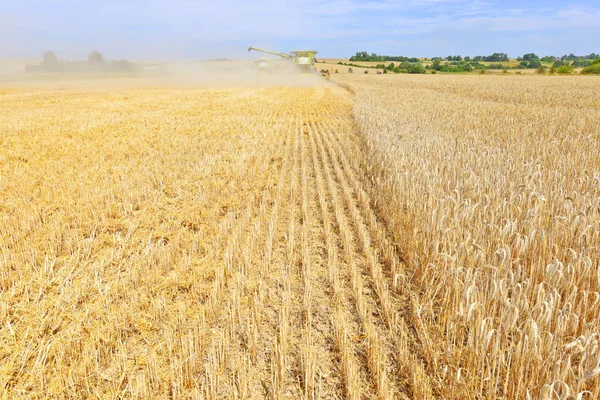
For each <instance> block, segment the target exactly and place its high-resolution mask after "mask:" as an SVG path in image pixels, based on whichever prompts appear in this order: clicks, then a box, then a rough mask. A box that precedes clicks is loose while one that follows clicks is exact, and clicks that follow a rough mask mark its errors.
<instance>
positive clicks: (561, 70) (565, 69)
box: [556, 65, 575, 75]
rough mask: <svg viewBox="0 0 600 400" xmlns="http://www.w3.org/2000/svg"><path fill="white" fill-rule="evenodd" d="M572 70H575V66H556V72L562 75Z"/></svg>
mask: <svg viewBox="0 0 600 400" xmlns="http://www.w3.org/2000/svg"><path fill="white" fill-rule="evenodd" d="M573 71H575V67H573V66H572V65H563V66H560V67H558V69H557V70H556V72H557V73H559V74H563V75H567V74H572V73H573Z"/></svg>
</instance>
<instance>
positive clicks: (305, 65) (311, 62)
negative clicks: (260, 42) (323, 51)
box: [248, 47, 317, 74]
mask: <svg viewBox="0 0 600 400" xmlns="http://www.w3.org/2000/svg"><path fill="white" fill-rule="evenodd" d="M252 50H254V51H259V52H261V53H267V54H272V55H274V56H279V57H282V58H285V59H288V60H291V61H292V62H293V63H294V64H295V65H296V66H297V67H298V68H299V69H300V70H301V71H302V72H303V73H308V74H312V73H314V72H315V55H316V54H317V51H316V50H295V51H290V53H289V54H287V53H279V52H277V51H271V50H265V49H259V48H258V47H248V51H252Z"/></svg>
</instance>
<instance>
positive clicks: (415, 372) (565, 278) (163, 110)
mask: <svg viewBox="0 0 600 400" xmlns="http://www.w3.org/2000/svg"><path fill="white" fill-rule="evenodd" d="M333 80H334V81H336V83H337V84H338V85H337V86H336V85H334V84H315V85H314V86H311V85H302V86H305V87H297V85H296V87H291V86H290V87H286V86H285V85H279V84H278V85H277V86H269V87H238V88H236V87H227V88H223V89H219V88H216V87H213V86H215V85H211V88H201V87H196V88H195V87H188V88H185V87H182V86H178V87H166V86H163V87H161V86H160V85H155V86H149V85H137V86H136V87H132V86H129V87H126V86H123V85H113V86H111V87H109V88H104V89H101V88H98V87H94V85H82V86H81V87H79V88H68V87H66V85H65V87H63V88H53V89H52V88H44V89H35V88H33V87H28V88H19V87H16V86H14V85H13V86H12V87H10V88H5V89H2V88H0V394H1V395H2V397H1V398H7V399H8V398H69V399H70V398H82V399H83V398H136V399H146V398H165V399H166V398H170V399H229V398H238V399H251V398H252V399H258V398H272V399H279V398H290V399H298V398H303V399H318V398H325V399H342V398H344V399H433V398H440V399H445V398H456V399H463V398H482V399H483V398H489V399H496V398H511V399H513V398H514V399H521V398H532V399H537V398H539V399H555V398H556V399H559V398H560V399H569V398H572V399H576V398H578V399H593V398H598V397H600V349H599V345H600V322H599V315H600V157H599V156H598V149H599V148H600V124H599V122H598V121H600V103H598V102H597V101H595V99H597V98H598V97H597V93H599V90H600V80H598V79H595V78H583V77H577V78H575V77H573V78H554V77H501V76H498V77H491V76H486V77H480V76H452V77H449V76H419V77H407V76H399V77H397V76H390V77H387V76H386V77H381V76H352V75H347V76H335V77H333ZM566 93H568V95H566ZM594 96H596V97H594Z"/></svg>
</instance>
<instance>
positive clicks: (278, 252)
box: [203, 89, 433, 399]
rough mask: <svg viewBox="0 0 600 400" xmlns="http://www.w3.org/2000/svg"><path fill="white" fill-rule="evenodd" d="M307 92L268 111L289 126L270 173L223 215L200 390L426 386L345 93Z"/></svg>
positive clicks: (378, 393)
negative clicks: (219, 271) (257, 191)
mask: <svg viewBox="0 0 600 400" xmlns="http://www.w3.org/2000/svg"><path fill="white" fill-rule="evenodd" d="M304 95H306V94H304ZM310 96H312V98H313V99H317V100H314V101H308V102H307V101H306V99H305V98H300V97H296V98H294V99H292V100H293V101H296V102H297V103H296V104H294V103H293V102H292V103H291V104H290V108H289V109H288V110H286V112H285V114H284V115H283V116H280V117H279V118H280V121H285V123H286V124H287V125H288V126H289V130H286V132H287V133H286V134H285V135H283V136H282V137H281V138H280V139H279V140H280V141H281V143H280V147H279V148H280V149H281V154H280V159H279V160H277V162H276V168H273V170H272V172H273V174H274V175H275V176H276V179H273V182H274V184H273V185H272V186H270V187H268V188H266V189H265V190H264V191H263V192H262V194H261V197H260V198H252V199H251V201H250V202H249V204H248V207H247V209H246V210H244V212H242V213H240V218H238V219H237V220H236V221H233V223H235V224H236V226H235V227H233V228H232V232H231V234H230V236H229V239H228V240H229V241H228V244H227V249H226V251H225V258H226V259H227V262H226V264H227V268H226V271H225V273H224V275H223V277H221V279H222V281H220V282H219V283H218V285H216V286H215V287H216V290H218V291H220V292H222V293H221V298H222V299H223V301H222V302H220V304H218V305H215V307H218V309H216V310H215V315H218V319H217V323H216V324H215V326H214V328H213V333H214V334H213V335H212V338H211V343H210V345H209V349H208V351H207V353H206V357H205V360H206V364H205V367H206V370H205V374H204V377H205V381H204V384H203V390H204V395H206V396H207V397H210V398H224V397H238V398H263V397H266V398H306V399H313V398H349V399H360V398H366V399H370V398H373V399H374V398H378V399H388V398H389V399H391V398H406V397H414V396H415V395H419V396H420V397H419V398H427V397H432V396H433V394H432V392H431V388H430V386H429V383H428V380H427V374H426V373H425V366H424V365H422V363H421V362H420V357H419V354H420V352H421V351H422V345H421V342H420V340H419V338H420V337H419V335H417V334H415V328H414V326H413V325H412V323H411V322H409V321H412V319H411V314H410V306H407V304H410V303H408V302H407V301H406V298H405V297H403V296H402V294H401V292H400V291H399V290H396V289H398V282H399V277H401V276H402V274H403V273H402V263H401V260H400V259H399V257H398V255H397V254H395V248H394V245H393V243H391V241H390V239H389V237H388V235H387V232H386V229H385V227H384V226H383V225H382V224H381V223H380V222H379V220H378V218H377V216H376V212H375V210H374V208H373V206H372V204H371V201H370V198H369V195H368V190H367V187H365V181H364V177H363V175H362V173H361V165H362V163H363V159H362V157H364V155H363V154H362V152H361V147H360V141H359V138H358V136H357V134H356V132H354V131H353V124H352V119H351V98H350V95H349V94H348V93H346V92H345V91H342V90H341V89H340V90H333V91H332V90H328V91H324V90H323V89H314V92H313V93H310ZM323 96H325V97H327V96H329V97H330V98H325V99H324V98H323ZM311 103H312V104H311ZM317 104H318V105H319V107H314V106H315V105H317ZM400 281H401V279H400ZM415 378H419V379H418V380H417V379H415ZM417 383H418V385H419V386H418V387H416V384H417Z"/></svg>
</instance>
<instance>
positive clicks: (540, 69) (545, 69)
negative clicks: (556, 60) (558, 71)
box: [537, 65, 548, 75]
mask: <svg viewBox="0 0 600 400" xmlns="http://www.w3.org/2000/svg"><path fill="white" fill-rule="evenodd" d="M547 70H548V67H546V66H545V65H541V66H540V67H539V68H538V69H537V73H538V74H540V75H545V74H546V71H547Z"/></svg>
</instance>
